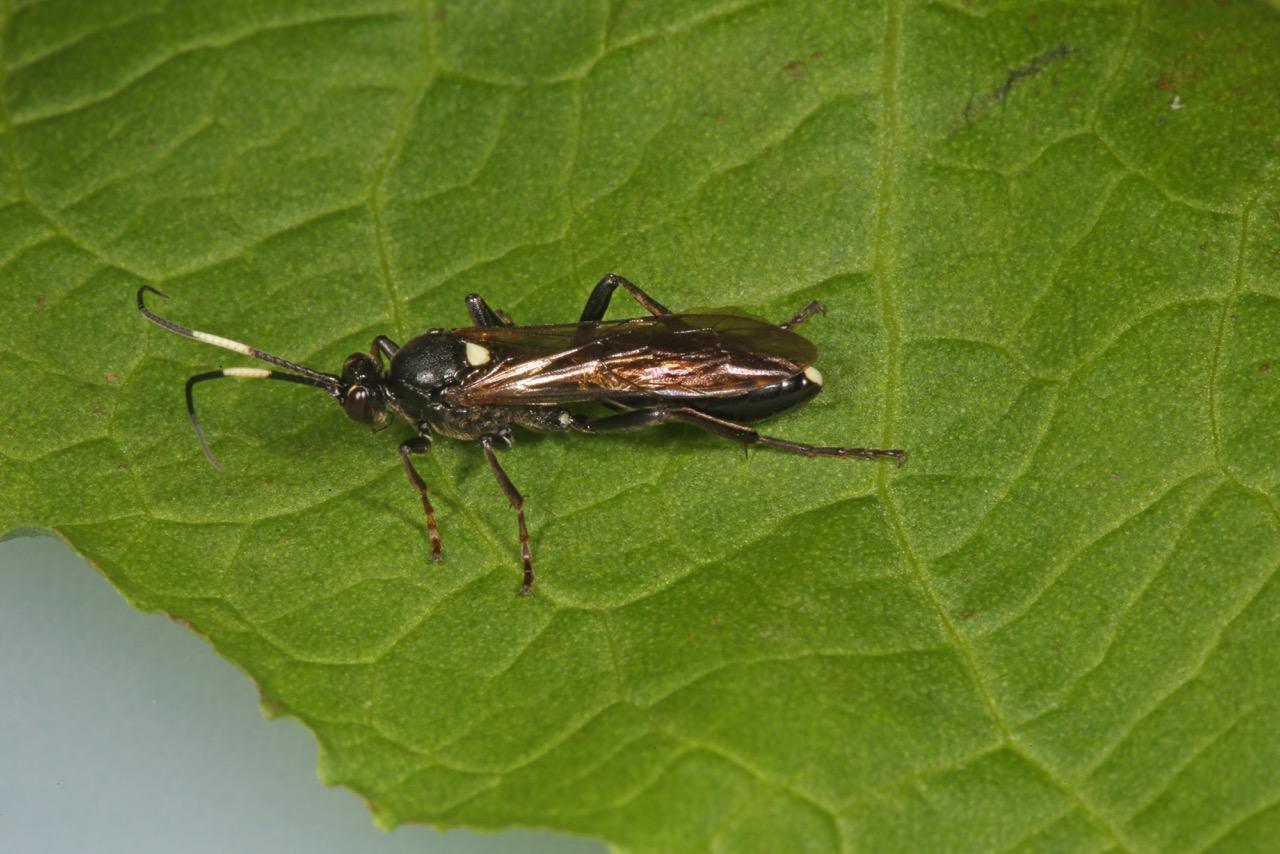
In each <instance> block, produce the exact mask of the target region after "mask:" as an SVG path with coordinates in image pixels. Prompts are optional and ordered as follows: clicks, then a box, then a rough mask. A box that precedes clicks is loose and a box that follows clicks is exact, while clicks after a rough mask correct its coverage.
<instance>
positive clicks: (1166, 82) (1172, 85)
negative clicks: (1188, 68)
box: [1156, 71, 1178, 92]
mask: <svg viewBox="0 0 1280 854" xmlns="http://www.w3.org/2000/svg"><path fill="white" fill-rule="evenodd" d="M1156 88H1157V89H1159V90H1160V91H1161V92H1173V91H1175V90H1176V89H1177V88H1178V84H1177V83H1176V82H1175V81H1174V79H1173V75H1172V74H1170V73H1169V72H1168V71H1161V72H1160V76H1159V77H1157V78H1156Z"/></svg>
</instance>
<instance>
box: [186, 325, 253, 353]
mask: <svg viewBox="0 0 1280 854" xmlns="http://www.w3.org/2000/svg"><path fill="white" fill-rule="evenodd" d="M191 337H192V338H194V339H196V340H197V341H203V342H204V343H206V344H212V345H213V346H215V347H221V348H223V349H224V350H230V351H232V352H233V353H244V354H245V355H246V356H252V355H253V348H252V347H250V346H249V345H248V344H241V343H240V342H239V341H232V340H231V339H230V338H223V337H222V336H221V335H210V334H209V333H208V332H201V331H200V330H199V329H193V330H191Z"/></svg>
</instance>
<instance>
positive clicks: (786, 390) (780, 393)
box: [686, 368, 822, 422]
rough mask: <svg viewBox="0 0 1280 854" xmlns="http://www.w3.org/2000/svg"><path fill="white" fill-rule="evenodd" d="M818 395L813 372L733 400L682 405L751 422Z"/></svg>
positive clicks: (819, 383) (817, 380) (816, 376)
mask: <svg viewBox="0 0 1280 854" xmlns="http://www.w3.org/2000/svg"><path fill="white" fill-rule="evenodd" d="M820 391H822V375H821V374H819V373H818V372H817V371H816V370H815V369H813V368H807V369H806V370H805V372H804V373H802V374H796V375H795V376H794V377H791V378H790V379H787V380H783V381H782V382H780V383H774V384H773V385H770V386H765V387H764V388H758V389H756V390H755V391H749V392H747V393H746V394H740V395H737V396H735V397H720V398H700V399H698V400H696V401H691V402H689V403H688V404H686V405H687V406H688V407H689V408H690V409H696V410H698V411H699V412H705V413H707V414H708V415H715V416H717V417H719V418H725V419H727V420H729V421H740V422H751V421H759V420H760V419H762V418H768V417H769V416H770V415H777V414H778V413H779V412H785V411H786V410H788V409H791V408H792V407H793V406H799V405H800V404H802V403H804V402H805V401H806V400H809V399H810V398H811V397H813V396H814V395H815V394H817V393H818V392H820Z"/></svg>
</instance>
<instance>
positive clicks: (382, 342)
mask: <svg viewBox="0 0 1280 854" xmlns="http://www.w3.org/2000/svg"><path fill="white" fill-rule="evenodd" d="M397 351H399V344H397V343H396V342H394V341H392V339H390V338H388V337H387V335H378V337H376V338H374V343H371V344H370V346H369V355H370V356H372V357H374V361H375V362H378V364H379V366H381V364H383V362H381V359H380V356H387V359H390V357H392V356H394V355H396V353H397Z"/></svg>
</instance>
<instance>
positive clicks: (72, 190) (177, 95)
mask: <svg viewBox="0 0 1280 854" xmlns="http://www.w3.org/2000/svg"><path fill="white" fill-rule="evenodd" d="M3 15H4V29H3V74H4V77H3V82H2V89H0V99H2V110H0V112H2V115H0V120H2V122H3V132H4V135H5V140H4V154H3V157H0V196H2V205H0V218H2V227H0V265H2V266H0V295H2V296H3V298H4V305H5V306H6V314H5V319H4V320H3V321H0V334H2V337H0V350H2V351H3V360H2V361H0V382H3V387H4V388H6V389H7V390H8V393H7V395H6V405H5V406H4V407H2V408H0V494H3V495H4V496H6V499H7V500H6V501H5V502H4V503H3V505H2V506H0V531H13V530H21V529H32V528H39V529H48V530H53V531H56V532H57V533H58V534H59V535H61V536H63V537H65V538H66V539H67V540H69V541H70V542H71V543H72V544H73V545H74V546H75V548H76V549H77V550H78V551H80V552H81V553H82V554H84V555H85V556H87V557H88V558H89V559H91V560H92V561H93V562H94V563H95V564H96V565H97V566H99V567H100V568H101V569H102V571H103V572H104V573H105V574H106V575H107V577H108V578H109V579H110V580H111V581H112V583H113V584H114V585H115V586H116V587H117V588H118V589H119V590H120V591H121V592H122V593H123V594H124V595H125V596H127V597H128V598H129V599H130V601H132V602H133V603H135V604H136V605H137V606H139V607H141V608H144V609H159V610H163V611H166V612H168V613H170V614H172V615H174V616H175V617H178V618H180V619H182V620H184V621H187V622H189V623H190V624H191V625H192V626H193V627H194V628H195V629H196V630H197V631H198V632H200V633H201V634H203V635H205V636H207V637H208V638H209V639H210V641H211V642H212V643H213V645H214V646H215V647H216V648H217V649H218V650H219V651H220V652H221V653H222V654H223V655H225V656H227V657H228V658H230V659H231V660H233V661H235V662H236V663H238V664H239V665H240V666H241V667H243V668H244V669H245V670H246V671H247V672H248V673H249V674H250V675H251V676H252V677H253V679H254V680H255V681H256V682H257V683H258V684H259V685H260V686H261V690H262V695H263V702H264V708H266V709H267V710H268V711H269V712H271V713H276V714H287V715H291V716H295V717H297V718H298V719H299V720H301V721H302V722H303V723H305V724H306V725H307V726H308V727H309V728H310V729H311V730H312V731H313V732H314V733H315V734H316V737H317V739H318V740H319V742H320V745H321V766H320V770H321V775H322V777H323V778H324V779H325V780H326V781H328V782H331V783H336V784H342V785H346V786H349V787H351V788H352V789H354V790H356V791H357V792H359V793H360V794H361V795H363V796H364V797H366V798H367V799H368V800H369V801H370V803H371V804H372V806H373V809H374V811H375V814H376V815H377V817H378V818H379V820H380V821H382V822H384V823H386V824H395V823H397V822H402V821H429V822H432V823H437V824H443V825H459V824H466V825H472V826H479V827H505V826H511V825H536V826H546V827H556V828H562V829H566V830H569V831H573V832H577V833H585V834H595V835H599V836H602V837H604V838H605V839H607V840H608V841H610V842H611V843H612V844H614V845H616V846H617V847H618V848H620V849H623V850H635V851H642V850H654V851H672V850H701V849H716V850H725V851H738V850H800V849H806V850H815V851H822V850H864V849H865V850H926V849H941V848H961V849H965V848H970V849H984V850H991V849H1015V848H1023V849H1036V850H1040V849H1048V848H1054V849H1062V850H1073V851H1100V850H1110V849H1123V850H1172V851H1179V850H1186V851H1192V850H1205V849H1221V850H1241V849H1248V848H1257V847H1263V846H1264V845H1265V841H1266V840H1268V839H1274V838H1275V836H1276V834H1277V833H1280V807H1278V806H1277V802H1278V800H1280V741H1277V740H1276V739H1275V737H1274V734H1275V733H1276V732H1277V731H1280V705H1278V704H1277V699H1280V581H1277V577H1276V567H1277V564H1280V427H1278V425H1280V182H1278V181H1277V178H1278V177H1280V169H1278V168H1277V159H1278V158H1280V142H1278V141H1280V86H1276V85H1275V81H1276V79H1277V77H1278V76H1280V64H1277V57H1280V17H1278V16H1277V14H1276V12H1275V10H1274V9H1273V8H1271V7H1270V6H1268V5H1264V4H1260V3H1235V4H1230V5H1225V4H1218V3H1209V2H1191V3H1184V4H1153V3H1133V2H1116V3H1106V4H1089V5H1082V4H1074V3H1036V4H1031V5H1023V4H1002V3H982V2H964V3H960V2H937V3H927V4H926V3H914V2H889V3H887V4H886V5H876V4H871V3H850V2H831V3H823V4H798V3H787V2H742V3H723V2H721V3H703V2H649V3H640V4H630V3H618V4H613V5H609V4H605V3H573V2H562V3H537V4H507V3H498V2H486V3H461V2H457V3H454V2H440V3H420V4H406V3H397V2H386V0H381V2H343V3H338V2H322V0H311V2H305V3H279V2H261V1H259V2H244V3H235V4H223V3H183V4H177V5H172V4H164V3H159V2H155V3H145V2H144V3H138V2H129V3H117V2H94V3H89V2H78V0H76V1H75V2H72V1H70V0H69V1H68V2H63V0H46V2H40V3H27V4H22V3H11V4H8V5H6V6H5V7H4V11H3ZM607 271H615V272H619V273H622V274H624V275H626V276H627V277H629V278H631V279H632V280H634V281H636V282H638V283H640V284H641V285H642V286H643V287H645V288H646V289H648V290H649V291H650V292H651V293H652V294H653V295H654V296H655V297H656V298H658V299H660V300H662V301H664V302H666V303H667V304H669V305H672V306H673V307H675V308H678V309H683V308H690V307H697V306H715V305H737V306H741V307H742V308H744V309H747V310H749V311H751V312H753V313H756V314H760V315H763V316H767V317H776V318H778V319H779V320H781V319H783V318H785V317H788V316H789V315H790V314H791V313H793V312H794V311H795V310H796V309H798V308H799V307H800V306H802V305H803V304H804V303H805V302H807V301H808V300H810V299H815V298H821V299H822V300H823V301H824V302H825V303H826V304H827V306H828V309H829V311H828V314H827V315H826V316H825V317H822V318H815V319H814V320H812V321H810V323H809V324H808V325H807V326H806V327H805V329H804V331H805V334H806V335H807V336H809V337H811V338H812V339H813V340H814V341H815V343H817V345H818V346H819V348H820V351H821V354H822V356H821V360H820V363H819V364H820V367H821V368H822V370H823V372H824V374H825V375H826V377H827V387H826V390H825V393H824V394H823V395H822V396H820V397H819V398H818V399H816V400H815V401H814V402H813V403H811V404H810V405H808V406H806V407H805V408H804V409H802V410H799V411H796V412H794V413H790V414H788V415H786V416H784V417H781V418H779V419H777V420H776V421H773V422H770V423H769V425H768V429H769V430H770V431H771V432H772V433H774V434H775V435H782V436H785V437H787V438H793V439H796V440H801V441H813V442H825V443H845V444H859V445H869V446H881V447H903V448H907V449H908V450H909V451H910V453H911V461H910V463H909V464H908V465H907V466H906V467H905V468H902V469H895V468H892V467H888V466H877V465H869V464H861V463H845V462H839V461H829V460H805V459H800V458H795V457H789V456H785V455H782V454H776V453H775V454H770V453H766V452H759V453H755V452H753V453H751V454H749V455H746V456H744V455H743V454H742V453H741V452H740V451H738V450H737V449H735V448H734V447H733V446H731V445H727V444H726V443H724V442H723V441H721V440H718V439H716V438H714V437H711V436H707V435H703V434H700V433H696V432H695V431H691V430H688V429H683V428H679V427H670V428H664V429H662V430H656V431H651V432H648V433H642V434H633V435H620V436H609V437H580V438H571V437H544V438H539V437H526V436H521V439H520V442H519V444H518V446H517V447H516V449H515V450H513V451H512V452H511V453H509V454H507V455H505V457H504V460H505V463H504V464H505V465H506V466H507V468H508V470H509V472H510V473H511V476H512V478H513V480H514V481H515V483H516V484H517V485H518V486H519V487H520V488H521V489H522V491H523V492H524V493H525V495H526V496H527V498H528V502H527V505H526V508H527V511H528V513H529V520H530V526H531V531H532V537H533V547H534V550H535V555H536V559H537V562H538V569H539V573H540V575H539V585H538V588H537V594H536V595H535V596H533V597H529V598H522V597H519V596H517V595H516V591H517V589H518V585H519V573H518V568H517V563H518V561H517V541H516V529H515V523H514V520H513V519H512V518H511V516H512V514H511V512H510V509H509V507H508V506H507V505H506V501H505V499H504V498H503V496H502V495H501V493H500V492H499V491H498V490H497V488H496V486H495V485H494V483H493V482H492V478H491V476H490V473H489V471H488V469H487V467H486V466H485V465H484V463H483V460H482V459H481V457H480V455H479V453H478V452H477V451H476V450H475V449H473V448H471V447H468V446H467V445H465V444H462V443H451V442H448V441H440V442H438V443H437V444H436V446H435V448H434V449H433V451H432V454H431V455H430V457H429V458H428V459H426V460H425V461H424V462H423V463H422V464H421V470H422V471H423V473H424V476H425V477H426V478H427V480H428V482H429V484H430V486H431V489H432V495H433V501H434V503H435V506H436V508H437V511H438V514H439V518H440V523H441V528H442V533H443V537H444V542H445V549H446V555H447V559H446V561H445V562H444V563H443V564H442V565H439V566H436V565H431V564H429V563H428V562H427V561H426V551H427V541H426V533H425V530H424V526H423V524H422V519H421V515H420V512H419V506H418V501H417V498H416V497H415V496H414V495H413V493H412V492H411V491H410V490H409V488H408V486H407V485H406V484H405V482H404V478H403V475H402V473H401V471H400V467H399V464H398V461H397V459H396V457H395V453H394V449H395V446H396V444H397V443H398V442H399V441H400V440H401V439H402V438H403V436H404V435H407V434H406V432H405V430H404V429H403V427H402V426H401V427H397V428H395V429H393V430H389V431H387V432H385V433H381V434H378V435H375V436H372V437H370V436H368V435H366V434H365V432H364V431H362V430H361V429H360V428H359V427H357V426H356V425H353V424H351V423H350V422H349V421H347V420H346V419H345V418H344V417H343V416H342V414H341V412H340V411H338V410H336V409H335V407H333V406H332V405H331V404H330V403H329V402H328V401H327V400H326V399H325V398H324V397H323V396H322V395H320V394H318V393H315V392H314V391H311V390H307V389H303V388H296V387H292V386H286V387H283V388H277V387H274V386H272V385H269V384H259V383H239V384H233V383H225V384H222V383H220V384H211V385H206V386H204V387H202V388H201V389H200V390H199V400H200V405H201V411H202V414H203V418H204V423H205V428H206V430H207V431H208V433H209V435H210V436H211V439H212V444H213V447H214V450H215V452H216V453H217V454H218V455H219V457H220V458H221V459H222V461H223V463H224V465H225V469H224V470H222V471H214V470H212V469H210V468H209V467H208V466H207V465H206V464H205V463H204V462H203V460H202V458H201V455H200V452H199V449H198V447H197V446H196V444H195V442H194V440H193V439H192V437H191V436H190V429H189V425H188V424H187V423H186V419H185V414H184V412H183V409H182V403H181V391H180V389H181V384H182V381H183V379H184V378H185V377H186V376H188V375H190V374H192V373H195V372H197V371H202V370H209V369H212V368H216V367H220V366H224V365H230V364H239V363H240V362H237V361H236V359H235V357H234V356H232V354H227V353H225V352H222V351H218V350H214V349H212V348H209V347H205V346H202V345H199V344H197V343H196V342H191V341H183V340H181V339H179V338H177V337H174V336H172V335H169V334H167V333H165V332H163V331H162V330H159V329H156V328H155V327H151V326H149V325H147V324H146V323H145V322H144V321H143V320H142V319H141V318H139V317H138V315H137V313H136V311H135V310H134V307H133V292H134V291H135V290H136V289H137V287H138V286H139V285H141V284H147V283H149V284H153V285H155V286H156V287H159V288H161V289H162V290H164V291H166V292H167V293H169V294H170V295H171V296H172V299H171V300H170V301H168V302H166V303H163V304H162V306H157V308H159V309H161V310H162V311H163V313H165V314H166V315H168V316H171V317H173V318H174V319H175V320H178V321H179V322H182V323H187V324H190V325H192V326H195V327H197V328H200V329H207V330H209V331H212V332H217V333H219V334H222V335H227V336H230V337H233V338H236V339H241V340H246V341H248V342H250V343H252V344H253V345H255V346H258V347H261V348H264V349H266V350H269V351H271V352H274V353H279V354H281V355H284V356H286V357H288V358H291V359H296V360H299V361H301V362H303V363H305V364H308V365H312V366H315V367H317V368H319V369H323V370H333V369H335V368H336V367H337V366H338V365H339V364H340V363H341V360H342V358H343V357H344V356H345V355H346V354H347V353H349V352H353V351H357V350H363V349H365V348H367V347H368V343H369V341H370V340H371V339H372V338H373V336H374V335H376V334H381V333H385V334H389V335H391V336H392V337H393V338H395V339H396V340H397V341H403V340H405V339H407V338H408V337H410V336H412V335H413V334H415V333H417V332H421V331H423V330H425V329H426V328H429V327H432V326H455V325H461V324H464V323H465V322H466V315H465V311H464V309H463V306H462V302H461V298H462V296H463V295H464V294H466V293H468V292H471V291H478V292H481V293H482V294H483V295H484V296H485V297H486V299H488V301H489V302H490V303H491V304H493V305H495V306H499V307H501V308H503V309H505V310H506V311H508V312H509V313H510V314H511V315H512V316H514V317H515V318H516V319H517V320H518V321H521V322H529V323H533V322H543V323H546V322H560V321H565V320H571V319H572V318H574V317H576V315H577V313H578V311H579V310H580V306H581V303H582V301H583V300H584V299H585V297H586V293H587V291H588V289H589V287H590V285H591V284H592V283H593V282H594V281H595V280H596V279H597V278H598V277H599V276H600V275H601V274H603V273H605V272H607ZM633 313H635V311H634V309H633V307H632V306H630V305H628V306H626V307H625V308H624V307H623V306H621V305H619V306H617V307H615V308H614V310H613V314H612V315H611V316H626V315H627V314H633Z"/></svg>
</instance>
